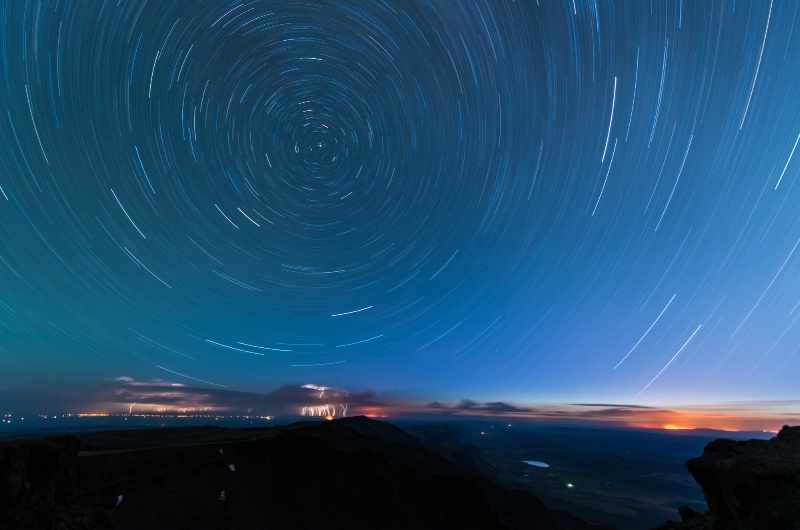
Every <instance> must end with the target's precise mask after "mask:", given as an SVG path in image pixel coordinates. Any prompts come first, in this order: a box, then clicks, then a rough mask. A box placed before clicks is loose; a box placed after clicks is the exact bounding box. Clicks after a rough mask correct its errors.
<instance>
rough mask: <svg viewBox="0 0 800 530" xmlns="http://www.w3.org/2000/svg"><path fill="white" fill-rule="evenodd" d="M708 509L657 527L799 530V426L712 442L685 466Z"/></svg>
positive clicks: (665, 529)
mask: <svg viewBox="0 0 800 530" xmlns="http://www.w3.org/2000/svg"><path fill="white" fill-rule="evenodd" d="M686 467H687V468H688V469H689V471H690V472H691V474H692V475H693V476H694V479H695V480H696V481H697V483H698V484H699V485H700V486H701V487H702V488H703V494H704V495H705V498H706V502H707V503H708V511H707V512H706V513H705V514H704V515H700V514H697V513H695V512H693V511H692V510H689V509H688V508H685V507H684V508H682V509H681V517H682V519H683V521H682V522H681V523H671V522H670V523H667V524H665V525H663V526H661V527H660V529H663V530H668V529H681V530H703V529H713V530H762V529H781V530H797V529H800V427H788V426H786V427H784V428H783V429H782V430H781V432H780V433H778V436H777V437H775V438H772V439H770V440H748V441H743V442H736V441H733V440H725V439H722V440H715V441H713V442H711V443H710V444H708V445H707V446H706V448H705V450H704V451H703V456H701V457H699V458H693V459H691V460H689V461H688V462H686Z"/></svg>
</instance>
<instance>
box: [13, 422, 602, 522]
mask: <svg viewBox="0 0 800 530" xmlns="http://www.w3.org/2000/svg"><path fill="white" fill-rule="evenodd" d="M81 443H82V444H83V445H82V446H81ZM79 447H81V449H83V450H82V451H81V452H80V453H79ZM452 453H453V454H456V453H457V451H453V452H452ZM460 458H462V460H463V455H462V456H461V457H460ZM477 458H478V457H477V456H476V455H470V456H469V457H467V458H466V460H465V461H464V463H467V464H470V463H471V464H472V466H482V465H484V463H483V462H481V461H480V460H478V459H477ZM456 460H457V459H456ZM472 466H468V467H472ZM0 481H2V482H0V528H9V529H12V528H20V529H22V528H25V529H30V530H35V529H45V528H46V529H54V528H92V529H95V528H114V529H138V528H215V529H221V528H231V529H246V528H268V527H271V528H498V529H499V528H541V529H554V530H556V529H565V530H569V529H589V528H596V529H597V528H601V527H597V526H592V525H590V524H588V523H586V522H585V521H583V520H581V519H579V518H577V517H574V516H571V515H569V514H567V513H565V512H561V511H557V510H550V509H548V508H546V507H545V506H544V505H543V504H542V503H541V502H540V501H539V500H538V499H537V498H536V497H534V496H533V495H531V494H529V493H526V492H522V491H518V490H513V489H510V488H506V487H503V486H499V485H497V484H495V483H493V482H491V481H489V480H488V479H486V478H484V477H481V476H478V475H476V474H473V473H470V472H469V471H467V470H465V469H464V468H463V467H460V466H459V465H456V464H455V463H454V462H453V460H452V459H448V458H447V457H446V455H443V454H437V452H433V451H430V450H428V449H427V448H426V446H425V444H424V443H423V442H422V441H420V440H419V439H417V438H414V437H412V436H410V435H409V434H407V433H406V432H404V431H403V430H402V429H400V428H398V427H396V426H394V425H391V424H388V423H384V422H379V421H375V420H370V419H368V418H364V417H354V418H345V419H341V420H336V421H330V422H300V423H296V424H292V425H288V426H285V427H276V428H270V429H219V428H214V427H208V428H197V427H195V428H188V429H160V430H137V431H114V432H106V433H92V434H86V435H81V437H80V438H78V437H74V436H62V437H48V438H38V439H29V440H15V441H5V442H2V443H0Z"/></svg>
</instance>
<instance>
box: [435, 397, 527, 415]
mask: <svg viewBox="0 0 800 530" xmlns="http://www.w3.org/2000/svg"><path fill="white" fill-rule="evenodd" d="M426 408H431V409H439V410H440V411H441V412H443V413H450V414H475V415H485V414H500V415H502V414H521V413H527V412H532V411H533V409H529V408H524V407H517V406H514V405H509V404H508V403H505V402H503V401H489V402H485V403H480V402H477V401H473V400H471V399H462V400H461V401H459V402H458V403H457V404H455V405H446V404H443V403H440V402H438V401H431V402H430V403H428V404H427V405H426Z"/></svg>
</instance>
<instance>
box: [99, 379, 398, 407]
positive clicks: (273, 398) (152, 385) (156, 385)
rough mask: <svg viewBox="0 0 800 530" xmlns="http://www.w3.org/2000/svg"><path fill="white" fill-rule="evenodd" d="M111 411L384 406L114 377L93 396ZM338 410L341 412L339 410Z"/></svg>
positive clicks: (350, 397)
mask: <svg viewBox="0 0 800 530" xmlns="http://www.w3.org/2000/svg"><path fill="white" fill-rule="evenodd" d="M94 401H95V402H96V403H103V404H105V405H106V406H108V407H109V408H111V409H113V410H126V411H127V410H129V408H130V406H131V404H133V403H135V404H136V405H135V406H134V409H133V410H134V411H139V412H144V411H147V412H154V411H181V410H188V409H193V410H206V409H208V410H210V411H214V412H230V413H233V412H236V413H250V414H263V415H299V414H300V412H301V411H302V409H303V407H321V406H322V407H324V406H325V405H326V404H327V405H331V406H340V405H345V407H346V410H347V411H348V415H351V416H352V415H356V414H363V413H364V412H363V411H364V409H369V410H375V409H383V408H385V407H386V404H385V403H383V402H381V401H379V400H377V399H376V398H375V395H374V394H373V393H372V392H362V393H351V392H348V391H346V390H344V389H342V388H334V387H327V386H321V385H314V384H306V385H285V386H282V387H280V388H277V389H275V390H271V391H269V392H265V393H258V392H243V391H238V390H231V389H228V388H206V387H200V386H190V385H186V384H182V383H173V382H170V381H166V380H163V379H151V380H147V381H137V380H135V379H133V378H130V377H117V378H114V379H112V380H111V381H109V384H108V386H107V387H105V388H103V389H102V390H101V391H100V392H99V393H98V394H97V395H96V396H94ZM339 410H341V409H339Z"/></svg>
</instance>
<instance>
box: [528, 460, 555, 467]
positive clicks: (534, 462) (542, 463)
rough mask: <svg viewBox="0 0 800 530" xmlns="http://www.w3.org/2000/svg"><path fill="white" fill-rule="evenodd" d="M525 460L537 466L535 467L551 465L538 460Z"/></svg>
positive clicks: (530, 464)
mask: <svg viewBox="0 0 800 530" xmlns="http://www.w3.org/2000/svg"><path fill="white" fill-rule="evenodd" d="M523 462H525V463H526V464H528V465H529V466H535V467H550V465H549V464H545V463H544V462H537V461H536V460H523Z"/></svg>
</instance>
